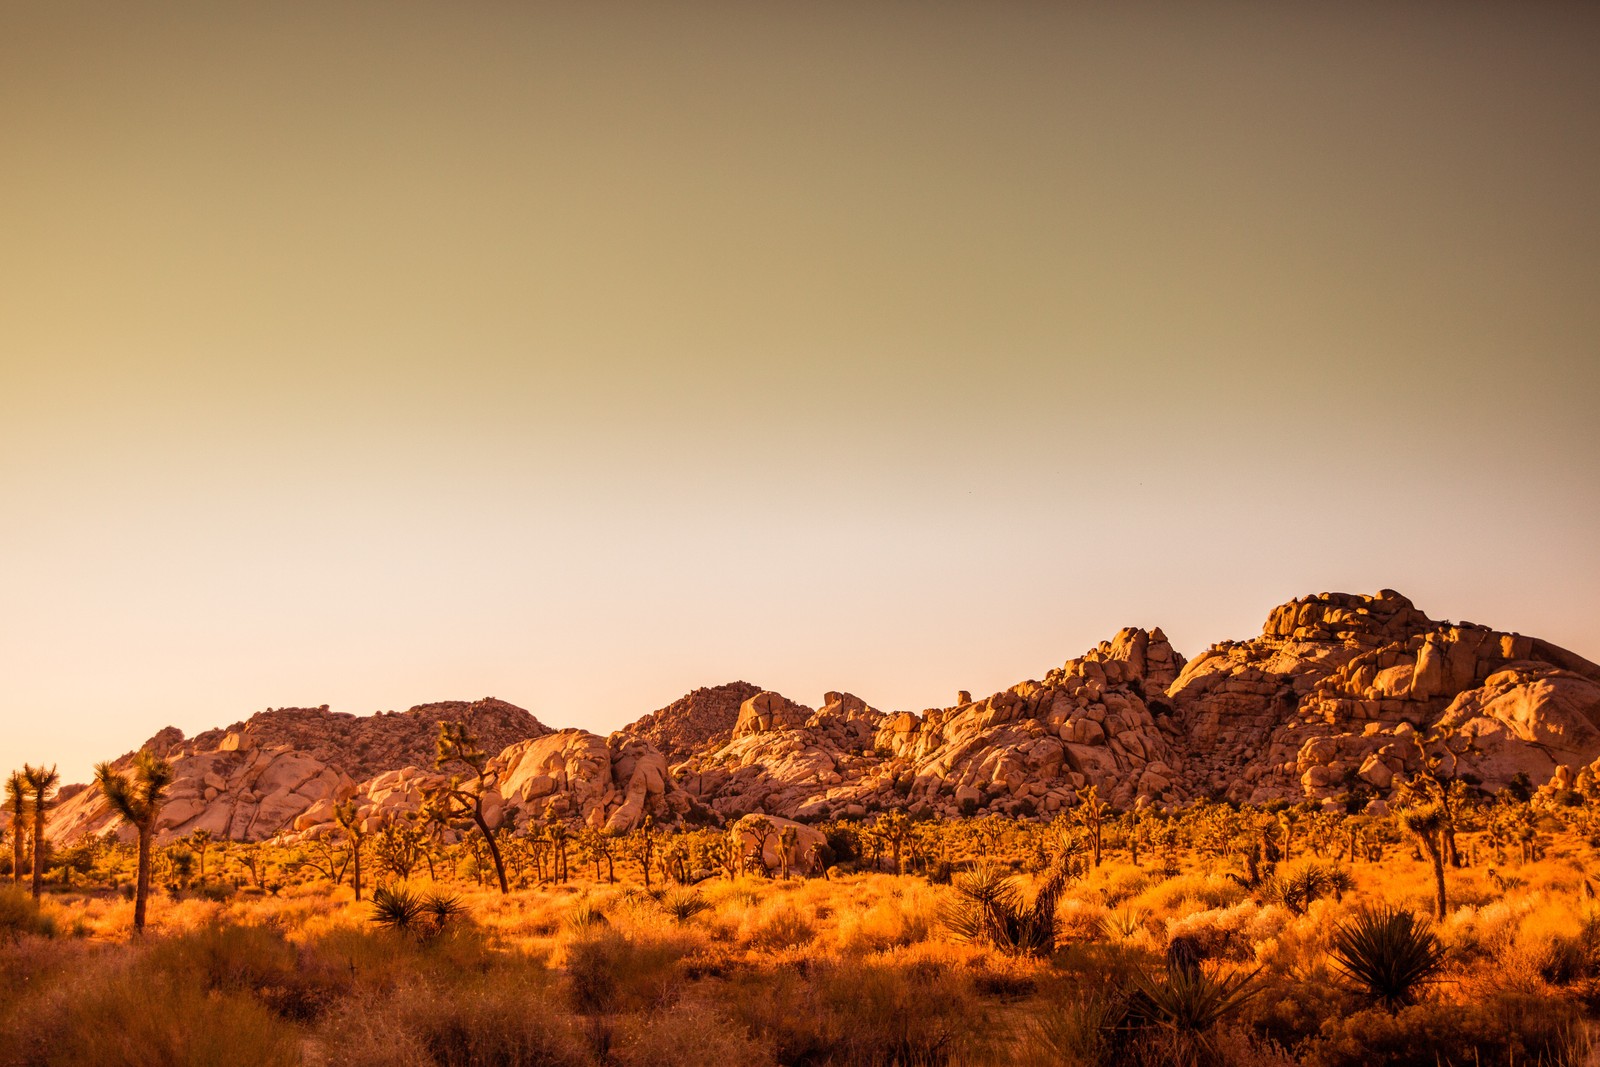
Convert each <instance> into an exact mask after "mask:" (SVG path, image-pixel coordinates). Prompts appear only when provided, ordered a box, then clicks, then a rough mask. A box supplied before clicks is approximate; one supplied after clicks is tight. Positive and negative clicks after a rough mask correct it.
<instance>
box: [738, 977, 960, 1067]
mask: <svg viewBox="0 0 1600 1067" xmlns="http://www.w3.org/2000/svg"><path fill="white" fill-rule="evenodd" d="M724 990H725V994H724V997H723V998H722V999H723V1002H724V1003H726V1004H727V1005H728V1010H729V1012H730V1014H731V1015H732V1017H733V1018H734V1020H735V1021H736V1022H737V1023H739V1024H740V1025H741V1026H743V1027H744V1028H745V1029H746V1030H747V1031H748V1032H749V1033H751V1034H752V1035H754V1036H755V1037H756V1039H757V1040H759V1041H761V1042H762V1043H764V1044H765V1045H767V1046H768V1047H770V1048H772V1049H773V1051H774V1053H775V1056H776V1059H777V1061H778V1062H779V1063H782V1064H833V1065H836V1067H868V1065H882V1064H907V1065H911V1064H917V1065H927V1067H936V1065H940V1064H955V1063H962V1062H964V1057H965V1056H967V1055H968V1054H969V1053H971V1052H973V1051H974V1050H975V1049H977V1048H979V1047H980V1046H981V1043H982V1042H981V1040H980V1039H981V1038H982V1037H983V1036H984V1034H985V1032H986V1027H985V1025H984V1019H985V1016H986V1014H987V1012H986V1010H985V1007H984V1005H983V1004H982V1003H981V1002H980V1001H979V999H978V998H977V997H976V996H975V995H974V991H973V987H972V983H971V981H970V979H969V978H966V977H965V976H963V975H962V974H961V973H959V972H955V971H951V970H948V969H945V968H942V967H940V966H938V965H936V964H932V963H929V962H927V961H923V960H913V961H909V962H900V961H896V960H894V959H892V958H875V957H867V958H863V959H859V960H856V961H852V962H850V963H839V962H832V961H829V962H821V963H817V964H815V965H813V966H810V967H806V968H804V973H802V970H801V969H800V968H798V967H796V968H783V969H779V970H776V971H773V972H770V973H767V974H758V973H749V974H745V975H740V976H737V977H735V978H734V979H732V980H730V981H729V982H728V983H727V984H726V985H725V986H724Z"/></svg>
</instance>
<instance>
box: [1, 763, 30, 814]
mask: <svg viewBox="0 0 1600 1067" xmlns="http://www.w3.org/2000/svg"><path fill="white" fill-rule="evenodd" d="M6 807H8V808H10V809H11V815H12V817H13V818H15V819H17V820H19V821H20V820H22V819H26V818H27V817H28V780H27V779H26V778H24V777H23V775H22V772H21V771H12V772H11V774H10V775H9V776H8V777H7V778H6Z"/></svg>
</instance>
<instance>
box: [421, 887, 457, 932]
mask: <svg viewBox="0 0 1600 1067" xmlns="http://www.w3.org/2000/svg"><path fill="white" fill-rule="evenodd" d="M422 908H423V911H424V912H425V913H426V914H427V916H428V919H429V920H430V921H431V922H432V923H433V926H434V929H435V930H439V931H443V930H445V929H447V928H448V927H451V926H454V925H455V924H456V923H458V922H460V921H461V920H462V919H464V918H466V917H467V906H466V904H465V903H463V902H462V900H461V897H460V896H458V895H457V894H455V893H440V892H433V893H429V894H428V895H427V896H426V897H424V898H423V901H422Z"/></svg>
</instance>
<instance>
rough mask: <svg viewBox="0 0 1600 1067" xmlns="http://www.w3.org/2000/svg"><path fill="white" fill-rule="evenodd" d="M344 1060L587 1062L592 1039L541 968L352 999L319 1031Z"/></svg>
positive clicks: (556, 1065)
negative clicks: (567, 1010)
mask: <svg viewBox="0 0 1600 1067" xmlns="http://www.w3.org/2000/svg"><path fill="white" fill-rule="evenodd" d="M318 1037H319V1039H320V1041H321V1043H322V1045H323V1048H324V1049H325V1051H326V1053H327V1055H328V1059H329V1061H330V1062H333V1063H338V1064H340V1065H342V1067H490V1065H508V1067H586V1065H588V1064H591V1063H592V1062H593V1060H592V1057H591V1056H590V1054H589V1050H588V1043H587V1041H586V1039H585V1037H584V1035H583V1034H581V1033H580V1032H579V1031H578V1029H577V1028H576V1027H575V1026H574V1024H573V1021H572V1019H571V1018H570V1017H569V1016H568V1015H567V1014H566V1013H565V1012H563V1011H561V1010H560V1006H559V1004H558V1003H557V1002H556V1000H555V998H554V996H553V993H552V991H551V989H550V988H549V987H548V985H547V984H546V982H545V981H544V980H543V976H542V975H540V974H539V973H538V972H536V971H530V970H527V969H521V970H517V971H513V972H510V973H499V974H496V975H494V976H492V977H481V976H480V977H477V978H473V979H468V980H463V979H462V978H461V977H459V976H457V977H455V978H453V979H450V980H448V981H446V982H444V983H442V984H441V983H439V982H437V981H424V982H413V983H409V984H406V985H403V986H401V987H399V988H397V989H396V990H394V991H393V992H391V993H389V994H386V995H381V996H370V995H369V996H362V997H357V998H353V999H352V1001H351V1002H350V1003H348V1004H347V1005H346V1007H345V1010H344V1011H342V1012H341V1013H340V1014H339V1015H337V1016H335V1017H330V1019H329V1020H328V1023H327V1025H325V1026H324V1027H323V1028H322V1029H321V1030H320V1031H319V1033H318Z"/></svg>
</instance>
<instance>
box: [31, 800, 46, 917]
mask: <svg viewBox="0 0 1600 1067" xmlns="http://www.w3.org/2000/svg"><path fill="white" fill-rule="evenodd" d="M43 888H44V808H43V806H42V805H39V806H36V807H35V808H34V815H33V899H34V901H35V902H37V901H38V899H39V894H40V893H41V892H42V891H43Z"/></svg>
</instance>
